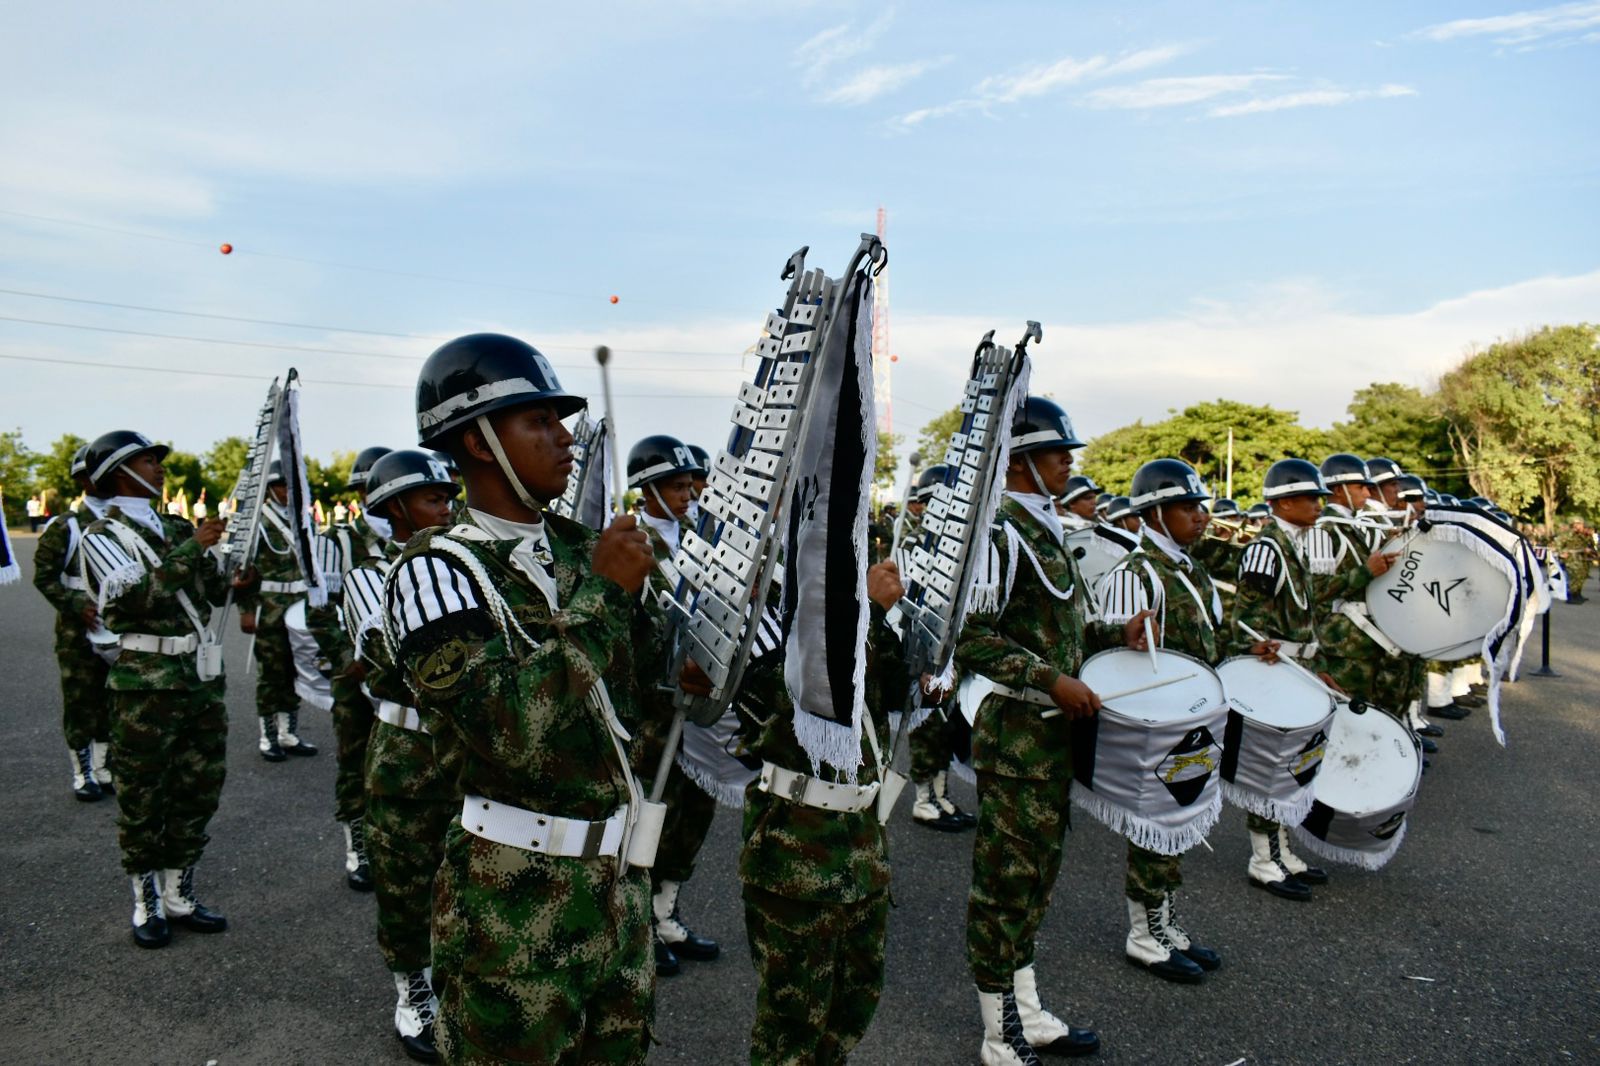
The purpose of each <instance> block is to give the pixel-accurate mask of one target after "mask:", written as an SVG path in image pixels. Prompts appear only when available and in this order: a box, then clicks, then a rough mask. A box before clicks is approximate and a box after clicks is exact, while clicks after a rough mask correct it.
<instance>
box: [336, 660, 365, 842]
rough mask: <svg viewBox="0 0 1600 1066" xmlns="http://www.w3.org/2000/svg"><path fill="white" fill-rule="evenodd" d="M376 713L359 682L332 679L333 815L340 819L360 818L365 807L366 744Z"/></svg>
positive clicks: (346, 820)
mask: <svg viewBox="0 0 1600 1066" xmlns="http://www.w3.org/2000/svg"><path fill="white" fill-rule="evenodd" d="M375 718H376V715H375V714H374V713H373V710H372V700H370V699H368V698H367V694H366V693H365V692H362V691H361V683H360V682H358V681H355V680H352V679H350V678H344V677H339V676H337V675H336V676H335V677H334V679H333V735H334V739H335V740H336V741H337V742H338V749H337V752H336V760H337V763H338V766H337V769H336V770H335V771H334V775H333V816H334V817H335V818H337V819H338V820H339V821H341V822H354V821H357V820H359V819H360V817H361V815H362V813H363V812H365V811H366V809H367V790H366V773H367V770H366V767H367V743H368V738H370V737H371V736H372V723H373V721H374V719H375Z"/></svg>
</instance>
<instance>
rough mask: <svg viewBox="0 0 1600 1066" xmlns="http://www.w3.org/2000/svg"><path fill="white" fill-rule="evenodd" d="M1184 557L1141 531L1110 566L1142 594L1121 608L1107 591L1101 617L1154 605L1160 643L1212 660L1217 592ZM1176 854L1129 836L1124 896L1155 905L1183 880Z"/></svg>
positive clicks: (1215, 659) (1216, 658)
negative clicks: (1135, 584)
mask: <svg viewBox="0 0 1600 1066" xmlns="http://www.w3.org/2000/svg"><path fill="white" fill-rule="evenodd" d="M1215 543H1221V541H1216V542H1215ZM1189 558H1190V559H1191V560H1192V561H1193V564H1194V565H1192V566H1189V567H1182V566H1180V564H1179V563H1178V562H1177V561H1175V560H1174V559H1173V558H1172V557H1171V556H1170V555H1168V554H1167V553H1166V552H1165V551H1164V550H1162V548H1161V547H1160V545H1158V544H1157V543H1156V542H1155V541H1154V539H1153V538H1152V537H1151V536H1150V535H1149V534H1148V533H1146V534H1145V535H1144V536H1143V537H1141V538H1140V541H1139V546H1138V547H1137V548H1135V549H1134V550H1133V551H1132V552H1130V553H1129V554H1128V555H1127V556H1125V557H1124V558H1123V559H1122V561H1121V562H1119V563H1118V564H1117V565H1116V567H1115V568H1114V569H1113V570H1112V573H1113V574H1128V575H1132V577H1133V580H1135V581H1137V582H1138V587H1139V590H1140V592H1141V594H1142V599H1133V598H1131V597H1124V598H1123V602H1124V603H1126V604H1127V606H1128V607H1130V608H1132V609H1130V610H1127V611H1125V612H1124V611H1113V609H1112V599H1113V598H1114V597H1108V599H1107V603H1106V611H1107V614H1106V617H1107V619H1108V620H1109V621H1125V620H1126V618H1128V617H1132V615H1133V614H1136V613H1137V612H1138V611H1139V610H1143V609H1144V606H1151V607H1156V608H1157V609H1158V614H1159V617H1160V623H1161V646H1162V647H1164V648H1168V649H1171V650H1172V651H1180V652H1183V653H1184V654H1185V655H1192V656H1193V657H1194V658H1196V659H1199V660H1200V661H1201V662H1203V663H1207V664H1209V665H1211V666H1215V665H1217V663H1219V662H1221V661H1222V641H1221V638H1220V636H1219V635H1218V633H1217V629H1218V627H1219V626H1221V624H1222V617H1221V596H1220V595H1219V593H1218V592H1217V589H1216V584H1215V582H1213V581H1212V579H1211V573H1210V571H1208V570H1207V569H1206V567H1205V564H1203V563H1202V562H1200V560H1199V559H1198V558H1196V557H1195V555H1194V554H1193V553H1189ZM1180 573H1181V574H1182V577H1180V576H1179V575H1180ZM1152 574H1153V575H1154V576H1153V578H1152ZM1184 578H1187V579H1188V582H1189V584H1190V585H1192V586H1193V587H1194V592H1195V593H1198V594H1199V596H1200V600H1199V601H1198V602H1197V601H1196V600H1195V597H1194V594H1193V593H1191V592H1190V591H1189V589H1188V588H1187V587H1186V586H1185V585H1184ZM1106 581H1107V584H1106V586H1105V587H1106V588H1108V589H1110V588H1112V587H1114V583H1115V582H1116V581H1117V579H1116V578H1112V577H1108V578H1107V579H1106ZM1152 582H1159V584H1160V588H1159V589H1157V588H1152V587H1151V586H1152ZM1119 615H1124V616H1125V617H1118V616H1119ZM1181 860H1182V856H1180V855H1163V854H1161V853H1160V852H1156V851H1151V850H1149V849H1147V848H1141V847H1139V846H1138V845H1137V844H1135V843H1133V841H1131V840H1130V841H1129V842H1128V876H1127V883H1126V895H1127V897H1128V898H1129V899H1136V900H1138V901H1139V902H1141V903H1143V904H1144V905H1145V906H1147V907H1159V906H1160V905H1161V903H1162V901H1163V900H1165V899H1166V897H1167V896H1168V894H1170V893H1172V892H1174V891H1176V890H1177V889H1178V888H1179V887H1180V886H1181V885H1182V884H1183V872H1182V862H1181Z"/></svg>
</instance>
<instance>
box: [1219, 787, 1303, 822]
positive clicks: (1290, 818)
mask: <svg viewBox="0 0 1600 1066" xmlns="http://www.w3.org/2000/svg"><path fill="white" fill-rule="evenodd" d="M1295 795H1296V797H1297V798H1296V799H1295V800H1294V801H1292V802H1285V801H1282V800H1274V799H1268V798H1267V797H1266V796H1263V795H1262V794H1261V793H1259V792H1247V791H1245V790H1244V789H1242V788H1240V787H1238V786H1237V785H1235V784H1234V783H1233V782H1232V781H1224V782H1222V796H1223V798H1224V799H1226V800H1227V801H1228V802H1229V803H1231V804H1233V805H1234V806H1235V807H1242V808H1243V809H1244V810H1247V811H1249V812H1250V813H1251V814H1259V815H1260V816H1261V817H1263V818H1270V819H1272V820H1273V821H1274V822H1282V823H1283V824H1284V825H1299V824H1300V823H1301V822H1303V821H1305V820H1306V815H1308V814H1310V813H1311V805H1312V804H1313V803H1315V802H1316V797H1314V796H1313V795H1312V794H1311V786H1310V785H1307V786H1305V787H1304V788H1302V789H1300V791H1299V792H1297V793H1295Z"/></svg>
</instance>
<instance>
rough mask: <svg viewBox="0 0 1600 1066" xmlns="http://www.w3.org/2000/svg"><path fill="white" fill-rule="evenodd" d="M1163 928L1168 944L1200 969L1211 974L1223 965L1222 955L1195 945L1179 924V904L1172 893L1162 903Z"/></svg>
mask: <svg viewBox="0 0 1600 1066" xmlns="http://www.w3.org/2000/svg"><path fill="white" fill-rule="evenodd" d="M1161 926H1162V928H1164V929H1165V930H1166V931H1167V943H1169V944H1171V945H1172V946H1173V947H1175V948H1177V949H1178V950H1179V951H1181V952H1183V954H1184V955H1185V956H1186V957H1187V958H1188V960H1189V961H1190V962H1192V963H1194V964H1195V965H1196V966H1199V967H1200V969H1202V970H1204V971H1207V972H1210V971H1212V970H1215V969H1216V968H1217V967H1218V966H1221V965H1222V956H1221V955H1218V954H1217V953H1216V952H1215V951H1212V950H1211V949H1210V948H1203V947H1201V946H1200V945H1199V944H1197V943H1195V941H1194V938H1193V937H1191V936H1190V935H1189V933H1188V932H1187V931H1186V930H1185V929H1184V928H1183V926H1181V925H1179V924H1178V903H1177V900H1176V898H1175V894H1174V893H1172V892H1168V893H1167V894H1166V897H1165V898H1164V899H1162V901H1161Z"/></svg>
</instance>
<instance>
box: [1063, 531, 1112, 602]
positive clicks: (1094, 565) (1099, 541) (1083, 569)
mask: <svg viewBox="0 0 1600 1066" xmlns="http://www.w3.org/2000/svg"><path fill="white" fill-rule="evenodd" d="M1064 545H1065V547H1066V549H1067V551H1069V552H1071V553H1072V554H1073V556H1074V557H1075V558H1076V559H1077V560H1078V573H1079V574H1081V575H1083V580H1084V581H1085V582H1086V583H1087V584H1088V586H1089V588H1090V589H1094V588H1096V587H1097V586H1098V585H1099V584H1100V579H1101V578H1102V577H1104V576H1105V575H1106V574H1108V573H1110V571H1111V568H1112V567H1114V566H1116V565H1117V564H1118V563H1120V562H1121V561H1122V559H1123V557H1124V556H1126V555H1127V554H1128V549H1127V548H1126V547H1124V546H1123V545H1121V544H1120V543H1118V542H1116V541H1115V540H1113V539H1112V538H1111V537H1110V536H1108V535H1107V534H1104V533H1102V532H1100V530H1099V528H1098V527H1096V526H1090V527H1089V528H1088V529H1075V530H1073V531H1072V532H1071V533H1068V534H1067V536H1066V539H1065V541H1064Z"/></svg>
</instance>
